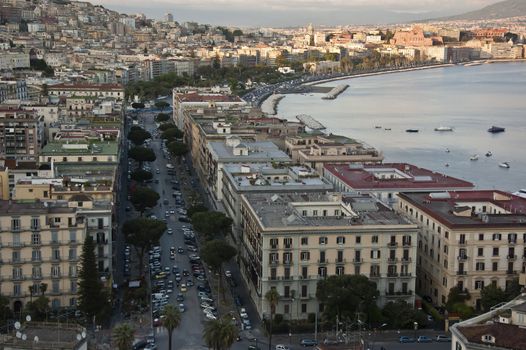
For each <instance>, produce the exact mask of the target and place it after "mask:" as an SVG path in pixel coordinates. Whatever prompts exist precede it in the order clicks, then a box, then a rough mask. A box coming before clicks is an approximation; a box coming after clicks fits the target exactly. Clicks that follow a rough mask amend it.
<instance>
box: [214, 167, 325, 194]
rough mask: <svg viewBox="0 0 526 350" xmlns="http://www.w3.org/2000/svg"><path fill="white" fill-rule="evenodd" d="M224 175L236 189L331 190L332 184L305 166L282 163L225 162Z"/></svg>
mask: <svg viewBox="0 0 526 350" xmlns="http://www.w3.org/2000/svg"><path fill="white" fill-rule="evenodd" d="M223 172H224V173H225V176H226V177H227V178H229V180H230V181H231V182H232V183H233V184H234V186H235V187H236V189H237V190H238V191H258V190H259V191H265V190H270V191H294V190H297V191H305V190H308V189H313V190H316V189H318V190H331V189H332V187H333V186H332V184H330V183H329V182H328V181H327V180H326V179H324V178H322V177H320V176H319V175H318V174H317V173H316V171H314V170H313V169H311V168H308V167H306V166H288V165H284V164H274V165H273V164H271V163H264V164H261V163H256V164H227V165H226V166H225V167H224V168H223Z"/></svg>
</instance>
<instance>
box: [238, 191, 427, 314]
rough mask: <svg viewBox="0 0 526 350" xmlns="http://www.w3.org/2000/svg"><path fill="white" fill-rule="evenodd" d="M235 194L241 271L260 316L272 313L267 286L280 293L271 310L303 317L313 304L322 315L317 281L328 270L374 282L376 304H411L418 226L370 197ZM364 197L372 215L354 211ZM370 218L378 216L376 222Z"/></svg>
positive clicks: (362, 201) (311, 310)
mask: <svg viewBox="0 0 526 350" xmlns="http://www.w3.org/2000/svg"><path fill="white" fill-rule="evenodd" d="M241 198H242V199H241V200H242V205H241V206H242V207H241V212H242V216H243V227H242V233H241V234H242V245H241V254H240V260H241V262H240V264H241V271H242V275H243V277H244V279H245V280H246V281H247V285H248V286H249V291H250V295H251V297H252V299H253V300H254V302H255V304H256V306H257V309H258V312H259V314H260V316H263V315H268V314H269V312H270V307H269V305H268V303H267V302H266V301H265V298H264V295H265V293H266V292H267V291H268V290H270V289H271V288H276V289H277V291H278V293H279V294H280V295H281V299H280V301H279V303H278V306H277V311H276V312H277V313H280V314H283V315H284V316H285V317H286V318H292V319H305V318H307V317H308V314H309V313H315V312H316V308H319V311H320V312H322V311H323V305H318V302H317V299H316V297H315V295H316V286H317V281H318V280H319V279H322V278H325V277H326V276H331V275H344V274H362V275H365V276H367V277H368V278H370V279H371V280H372V281H374V282H376V284H377V288H378V291H379V298H378V299H377V302H378V304H379V305H384V304H386V303H387V302H389V301H396V300H405V301H407V302H409V303H411V304H412V303H414V290H415V279H416V278H415V266H416V233H417V226H416V225H413V224H410V223H409V222H408V221H406V220H404V219H402V218H401V217H400V216H399V215H397V214H395V213H394V212H392V211H390V210H388V209H387V210H385V207H383V206H382V205H377V204H375V203H376V202H375V201H374V200H373V199H371V198H370V197H366V196H360V197H359V198H354V197H353V198H343V199H342V197H341V195H338V194H312V193H311V194H301V195H296V194H279V195H278V194H257V195H243V196H242V197H241ZM364 202H366V203H368V204H367V206H370V208H371V211H370V212H362V211H359V210H355V209H353V206H355V205H356V207H359V206H361V205H363V203H364ZM359 203H362V204H359ZM373 207H376V208H377V209H378V211H375V210H373V209H372V208H373ZM373 212H374V213H373ZM376 215H378V216H377V217H381V218H382V219H378V220H375V219H374V217H375V216H376Z"/></svg>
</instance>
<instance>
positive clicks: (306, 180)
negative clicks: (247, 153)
mask: <svg viewBox="0 0 526 350" xmlns="http://www.w3.org/2000/svg"><path fill="white" fill-rule="evenodd" d="M222 173H223V174H222V177H223V186H222V203H223V207H224V208H225V211H226V213H227V214H228V216H229V217H230V218H232V220H233V224H232V229H233V232H234V237H235V239H237V240H239V241H240V240H241V236H240V235H241V222H242V216H241V196H242V195H243V194H252V193H278V192H279V193H280V194H283V193H308V192H320V193H324V192H328V191H331V190H332V189H333V186H332V185H331V184H330V183H329V182H328V181H327V180H325V179H324V178H323V177H320V176H319V175H318V173H316V171H314V170H313V169H311V168H308V167H305V166H291V165H288V164H272V163H246V164H239V163H232V164H226V165H225V166H224V167H223V169H222Z"/></svg>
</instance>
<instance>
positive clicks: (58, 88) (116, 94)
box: [48, 83, 124, 100]
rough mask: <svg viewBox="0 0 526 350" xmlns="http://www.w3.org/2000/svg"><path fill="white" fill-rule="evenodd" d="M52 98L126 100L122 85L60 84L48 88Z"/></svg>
mask: <svg viewBox="0 0 526 350" xmlns="http://www.w3.org/2000/svg"><path fill="white" fill-rule="evenodd" d="M48 92H49V95H51V96H96V97H100V98H104V97H113V98H116V99H117V100H124V87H123V86H122V85H120V84H80V83H60V84H55V85H51V86H49V87H48Z"/></svg>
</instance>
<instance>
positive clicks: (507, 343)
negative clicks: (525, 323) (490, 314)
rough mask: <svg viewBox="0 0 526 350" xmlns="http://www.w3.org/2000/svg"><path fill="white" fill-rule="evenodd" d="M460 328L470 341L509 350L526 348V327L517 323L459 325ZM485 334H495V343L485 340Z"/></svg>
mask: <svg viewBox="0 0 526 350" xmlns="http://www.w3.org/2000/svg"><path fill="white" fill-rule="evenodd" d="M458 330H459V332H460V333H462V334H463V335H464V337H466V339H467V340H468V341H469V342H470V343H476V344H482V345H486V346H488V347H499V348H503V349H509V350H524V349H526V329H524V328H520V327H518V326H515V325H510V324H503V323H494V324H487V325H486V324H485V325H477V326H467V327H459V328H458ZM484 335H491V336H493V337H494V338H495V344H491V343H485V342H483V341H482V336H484Z"/></svg>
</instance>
